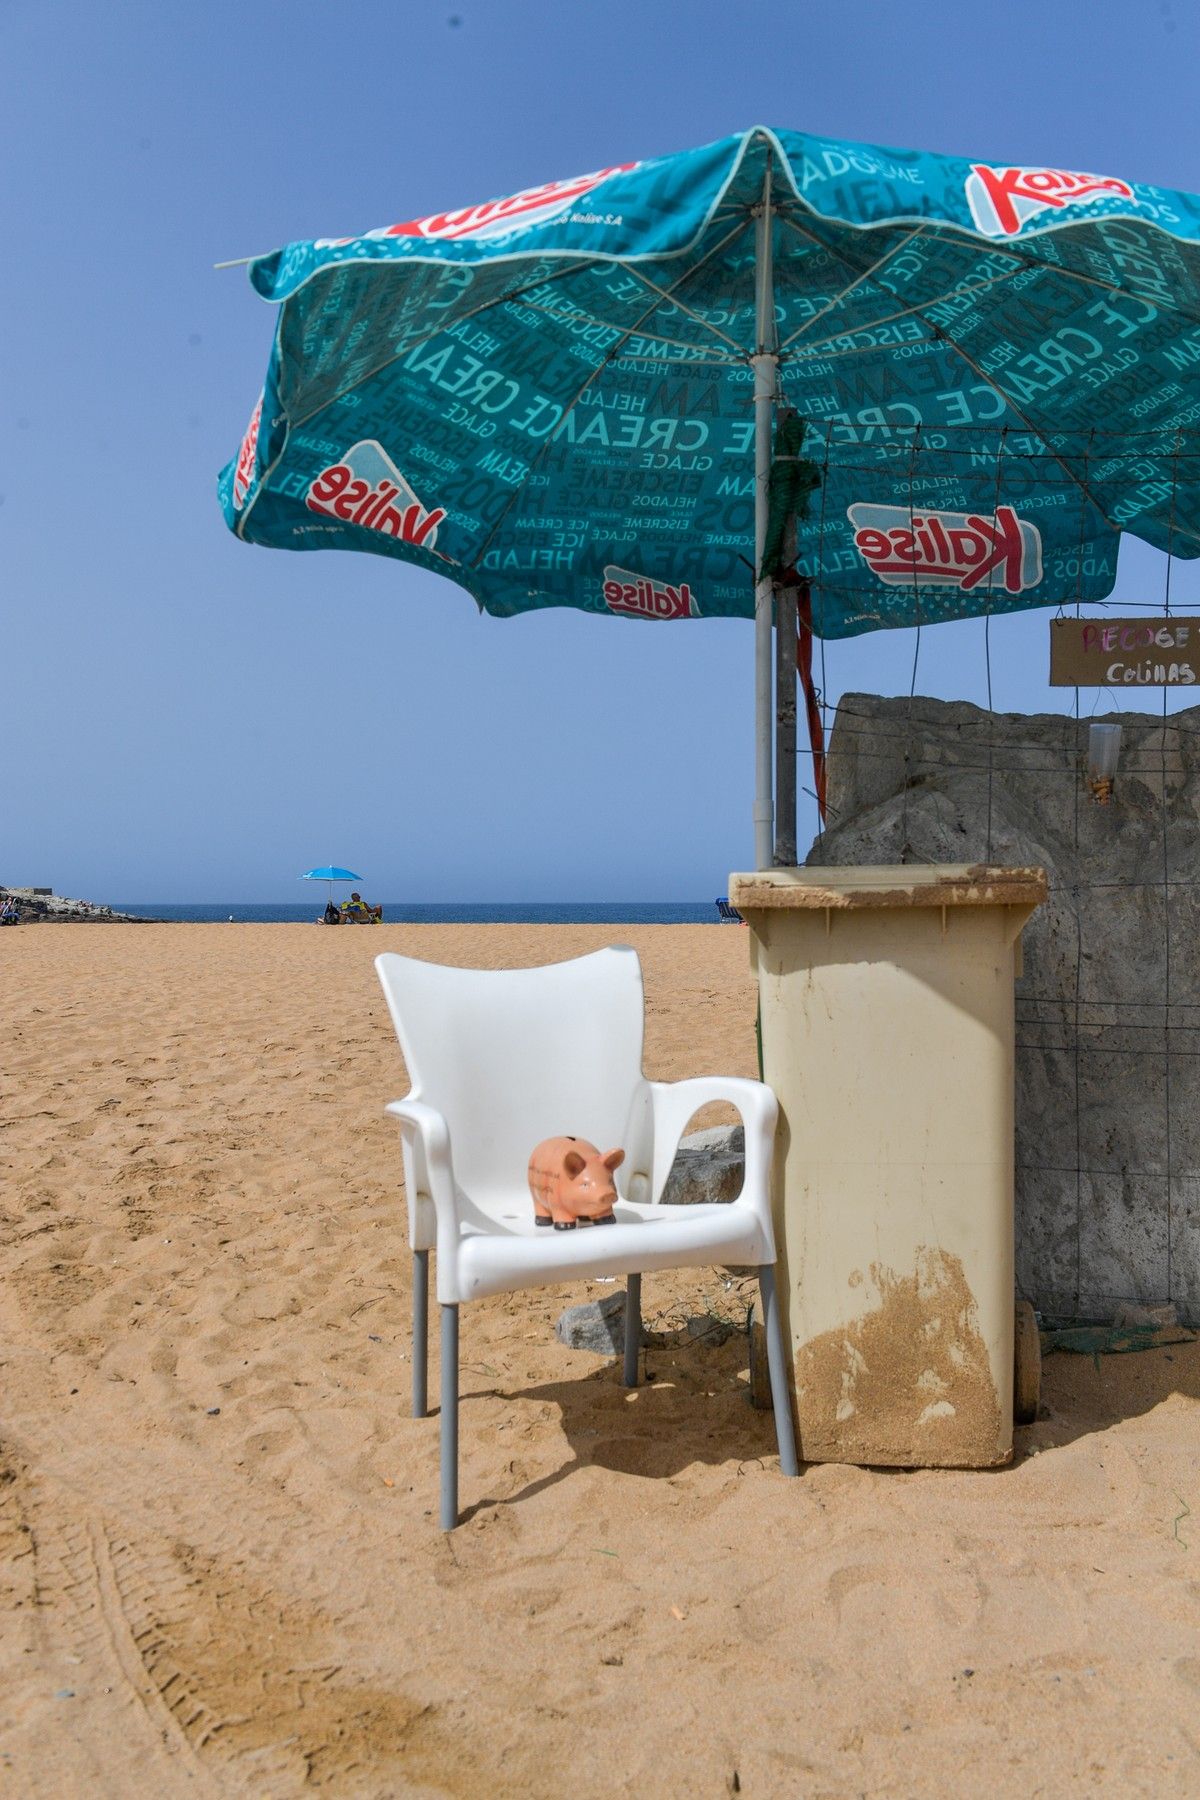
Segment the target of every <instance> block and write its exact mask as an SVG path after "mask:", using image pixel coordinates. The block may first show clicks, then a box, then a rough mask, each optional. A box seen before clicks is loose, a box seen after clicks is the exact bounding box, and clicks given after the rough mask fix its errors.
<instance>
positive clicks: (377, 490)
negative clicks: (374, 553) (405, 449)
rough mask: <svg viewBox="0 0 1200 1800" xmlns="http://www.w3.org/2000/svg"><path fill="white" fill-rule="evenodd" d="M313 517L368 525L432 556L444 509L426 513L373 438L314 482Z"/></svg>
mask: <svg viewBox="0 0 1200 1800" xmlns="http://www.w3.org/2000/svg"><path fill="white" fill-rule="evenodd" d="M305 504H306V505H307V507H308V510H309V512H315V513H324V514H325V515H326V517H327V518H331V519H344V520H345V521H346V523H347V524H348V525H365V526H366V527H367V528H368V529H369V530H371V531H382V532H385V533H386V534H387V536H388V537H393V538H399V539H400V540H401V541H402V542H403V543H406V544H419V545H421V546H423V547H424V548H425V549H426V550H432V549H433V546H434V544H435V543H436V542H437V529H438V526H439V525H440V524H441V522H442V520H443V519H444V518H445V516H446V511H445V508H444V507H441V506H435V507H434V508H433V510H432V511H427V510H426V508H425V507H424V506H422V504H421V502H420V501H419V500H418V499H417V496H416V494H415V493H414V492H413V490H412V488H411V487H410V486H409V484H408V482H407V481H405V479H404V477H403V475H401V473H400V471H399V469H398V468H397V467H396V465H395V463H394V462H393V461H392V459H391V457H390V456H389V455H388V453H387V451H386V450H385V449H384V448H383V445H382V444H378V443H376V442H375V440H374V438H364V439H363V440H362V442H361V443H358V444H353V445H352V446H351V447H350V449H349V450H347V451H346V453H345V455H344V456H343V457H342V459H341V461H340V462H335V463H330V465H329V467H328V468H327V469H322V470H321V473H320V474H319V475H318V476H316V477H315V478H314V480H313V481H312V483H311V485H310V486H309V490H308V493H307V495H306V497H305Z"/></svg>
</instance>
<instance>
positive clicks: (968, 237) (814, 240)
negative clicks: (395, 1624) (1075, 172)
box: [780, 213, 1200, 343]
mask: <svg viewBox="0 0 1200 1800" xmlns="http://www.w3.org/2000/svg"><path fill="white" fill-rule="evenodd" d="M780 216H781V217H782V218H783V220H784V223H785V224H786V225H788V226H790V227H791V229H792V230H793V231H794V232H796V233H797V235H798V236H800V237H805V238H807V239H808V241H809V243H811V244H815V245H816V246H817V248H818V249H819V250H825V251H827V252H828V254H829V255H830V256H836V257H838V258H840V260H841V261H842V262H845V263H849V264H850V266H851V267H853V266H854V265H853V261H852V259H851V258H850V257H849V256H847V254H846V252H845V251H844V250H843V249H842V248H841V247H840V246H838V245H834V244H830V243H827V242H826V240H825V239H824V238H823V237H822V236H821V234H820V233H819V232H816V231H806V230H805V228H804V226H803V225H801V224H800V223H799V221H798V220H796V219H794V218H792V216H791V215H790V214H789V213H783V214H781V215H780ZM1079 223H1080V224H1082V223H1084V221H1082V220H1081V221H1079ZM927 226H929V227H930V229H931V234H932V235H933V236H935V237H940V238H953V239H956V240H961V241H965V242H966V243H968V244H969V245H971V246H972V247H973V248H978V239H977V238H976V237H975V235H974V233H972V232H969V231H965V230H964V229H963V227H962V226H961V225H956V224H954V222H953V221H952V220H949V219H936V220H933V221H929V220H925V221H923V222H922V224H921V225H920V227H919V228H918V229H919V230H921V231H924V230H925V229H926V227H927ZM1061 229H1062V230H1070V229H1071V227H1070V226H1063V227H1062V228H1061ZM914 235H916V234H915V233H914ZM905 241H906V242H907V241H908V240H905ZM900 247H901V246H897V248H900ZM889 254H891V252H889ZM988 255H989V256H1006V257H1008V259H1009V261H1010V262H1011V263H1013V264H1014V265H1015V267H1016V268H1017V269H1033V270H1035V271H1036V273H1037V274H1039V275H1063V276H1065V277H1066V278H1067V279H1068V280H1070V281H1082V282H1086V283H1087V284H1088V286H1090V287H1098V288H1101V289H1103V291H1104V292H1105V293H1106V294H1116V295H1117V297H1118V298H1119V299H1121V300H1134V301H1136V302H1137V303H1138V304H1139V305H1141V306H1156V307H1158V308H1159V309H1160V310H1161V311H1163V312H1170V313H1174V314H1175V316H1176V317H1177V318H1180V319H1186V320H1187V322H1188V324H1189V325H1200V313H1195V312H1191V311H1189V310H1188V308H1186V307H1184V306H1177V305H1176V304H1175V303H1174V301H1170V300H1163V299H1161V298H1159V299H1156V300H1147V299H1146V296H1145V295H1144V294H1135V293H1134V291H1133V289H1132V288H1125V287H1119V286H1118V285H1117V283H1116V282H1113V281H1105V280H1104V278H1103V276H1101V275H1088V274H1085V273H1084V271H1083V270H1082V269H1072V268H1068V267H1067V265H1066V264H1065V263H1053V262H1043V261H1042V260H1041V258H1040V257H1036V256H1031V255H1029V254H1028V253H1026V252H1022V251H1020V250H1015V249H1013V248H1012V247H1011V246H1009V245H1007V244H1000V243H992V242H991V241H990V240H989V242H988ZM884 260H885V261H886V258H884ZM878 266H879V265H878V264H875V265H874V267H875V268H877V267H878ZM872 272H873V270H872V269H867V270H864V271H863V274H864V276H866V275H870V274H871V273H872ZM996 279H997V280H998V281H1003V280H1005V279H1006V277H1005V276H1003V275H1001V276H997V278H996ZM847 291H849V290H847ZM888 291H889V292H890V291H891V290H890V289H889V290H888ZM838 298H839V299H840V298H842V296H841V295H839V296H838ZM820 316H821V315H820V314H819V313H818V314H817V317H818V318H819V317H820ZM896 316H897V317H899V316H900V315H898V314H897V315H896ZM811 322H812V321H810V323H811ZM882 322H883V321H877V323H882ZM802 329H803V330H807V326H804V327H802ZM791 341H792V340H791V338H789V339H788V342H789V343H791Z"/></svg>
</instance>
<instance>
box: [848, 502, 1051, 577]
mask: <svg viewBox="0 0 1200 1800" xmlns="http://www.w3.org/2000/svg"><path fill="white" fill-rule="evenodd" d="M846 517H847V518H848V519H849V521H850V523H851V525H852V526H853V527H854V546H855V549H856V550H857V551H858V553H859V555H860V556H861V557H862V559H863V561H864V562H865V563H866V565H867V567H868V568H869V569H870V570H871V573H872V574H873V575H878V577H879V579H880V581H885V582H887V584H888V586H889V587H904V586H906V585H911V584H912V583H914V582H922V583H926V582H944V583H946V584H948V585H950V586H953V587H958V588H961V589H962V590H963V592H964V593H970V592H971V590H972V589H973V588H977V587H998V588H1003V589H1004V590H1005V592H1006V593H1009V594H1020V593H1023V592H1024V591H1025V589H1026V588H1032V587H1036V586H1037V585H1038V583H1039V581H1040V580H1041V579H1042V534H1041V532H1040V531H1039V530H1038V528H1037V526H1036V525H1031V524H1030V523H1029V521H1028V520H1027V519H1019V518H1018V517H1017V515H1016V513H1015V512H1014V511H1013V509H1012V507H1011V506H998V507H997V508H996V511H995V514H994V516H993V517H992V518H990V519H987V518H984V517H983V516H982V515H981V514H979V513H957V512H913V511H910V510H909V508H908V507H906V506H876V505H873V504H871V503H869V502H867V501H861V500H860V501H856V502H855V504H854V505H853V506H848V507H847V508H846Z"/></svg>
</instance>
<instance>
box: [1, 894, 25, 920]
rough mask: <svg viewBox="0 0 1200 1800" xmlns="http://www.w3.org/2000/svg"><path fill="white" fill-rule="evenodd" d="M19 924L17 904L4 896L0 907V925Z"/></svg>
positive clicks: (19, 915)
mask: <svg viewBox="0 0 1200 1800" xmlns="http://www.w3.org/2000/svg"><path fill="white" fill-rule="evenodd" d="M20 923H21V914H20V911H19V910H18V907H17V903H16V901H15V900H13V899H12V898H10V897H9V896H8V895H6V896H5V899H4V904H3V905H2V906H0V925H19V924H20Z"/></svg>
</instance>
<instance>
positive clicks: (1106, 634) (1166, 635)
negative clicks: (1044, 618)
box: [1050, 619, 1200, 687]
mask: <svg viewBox="0 0 1200 1800" xmlns="http://www.w3.org/2000/svg"><path fill="white" fill-rule="evenodd" d="M1197 668H1200V619H1052V620H1051V621H1050V686H1051V687H1195V686H1197V685H1198V684H1200V676H1197V674H1196V670H1197Z"/></svg>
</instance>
